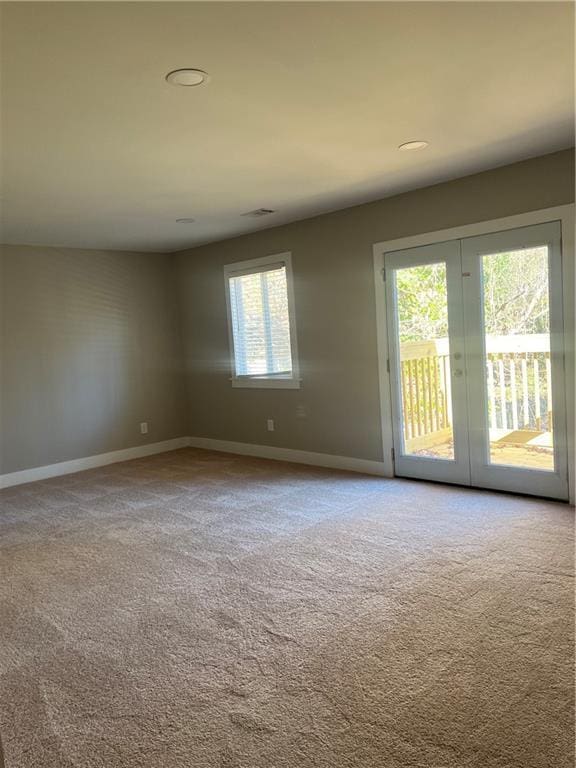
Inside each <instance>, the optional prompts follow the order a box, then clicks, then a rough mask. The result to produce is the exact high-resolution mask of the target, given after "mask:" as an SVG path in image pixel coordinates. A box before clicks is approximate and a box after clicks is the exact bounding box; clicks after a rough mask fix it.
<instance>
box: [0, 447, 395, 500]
mask: <svg viewBox="0 0 576 768" xmlns="http://www.w3.org/2000/svg"><path fill="white" fill-rule="evenodd" d="M188 446H190V447H191V448H204V449H206V450H210V451H221V452H222V453H236V454H239V455H241V456H257V457H259V458H262V459H274V460H275V461H291V462H294V463H295V464H309V465H310V466H313V467H328V468H329V469H346V470H348V471H350V472H362V473H364V474H366V475H379V476H381V477H392V475H391V474H390V471H389V469H388V468H387V467H386V465H385V464H384V463H383V462H381V461H369V460H368V459H354V458H352V457H351V456H333V455H332V454H329V453H314V452H312V451H297V450H294V449H293V448H275V447H274V446H271V445H254V444H253V443H235V442H232V441H230V440H213V439H212V438H209V437H176V438H174V439H173V440H164V441H163V442H161V443H149V444H148V445H138V446H136V447H135V448H124V449H123V450H120V451H110V453H100V454H98V455H97V456H87V457H85V458H83V459H72V460H71V461H60V462H58V463H57V464H47V465H46V466H43V467H32V468H31V469H23V470H20V471H19V472H8V473H7V474H5V475H0V488H10V487H11V486H13V485H22V484H23V483H33V482H35V481H36V480H46V479H48V478H49V477H58V476H59V475H70V474H73V473H74V472H82V471H83V470H85V469H94V468H95V467H104V466H106V464H116V463H118V462H120V461H130V459H139V458H142V457H143V456H152V455H153V454H155V453H165V452H166V451H175V450H176V449H177V448H186V447H188Z"/></svg>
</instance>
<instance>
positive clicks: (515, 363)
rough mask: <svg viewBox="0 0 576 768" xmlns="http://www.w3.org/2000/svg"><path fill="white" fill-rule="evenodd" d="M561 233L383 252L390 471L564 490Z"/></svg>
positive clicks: (548, 492)
mask: <svg viewBox="0 0 576 768" xmlns="http://www.w3.org/2000/svg"><path fill="white" fill-rule="evenodd" d="M560 237H561V229H560V224H559V223H558V222H551V223H546V224H538V225H535V226H530V227H523V228H521V229H513V230H505V231H503V232H496V233H493V234H487V235H480V236H478V237H470V238H465V239H461V240H450V241H446V242H443V243H436V244H433V245H427V246H421V247H417V248H410V249H407V250H403V251H394V252H389V253H386V254H385V262H384V263H385V273H386V305H387V313H388V318H387V319H388V335H389V338H388V341H389V351H390V374H391V387H392V413H393V439H394V453H395V471H396V474H397V475H400V476H405V477H419V478H424V479H428V480H440V481H445V482H451V483H459V484H462V485H474V486H480V487H485V488H494V489H500V490H506V491H515V492H520V493H530V494H534V495H539V496H547V497H551V498H558V499H567V498H568V466H567V446H566V405H565V392H564V356H563V327H562V285H561V242H560Z"/></svg>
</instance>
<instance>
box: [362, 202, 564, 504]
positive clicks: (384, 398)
mask: <svg viewBox="0 0 576 768" xmlns="http://www.w3.org/2000/svg"><path fill="white" fill-rule="evenodd" d="M548 221H559V222H560V224H561V227H562V282H563V286H562V287H563V299H564V313H563V314H564V334H565V335H564V355H565V359H564V362H565V369H564V379H565V380H564V384H565V391H566V416H567V423H568V488H569V499H570V503H571V504H574V503H575V502H576V488H575V480H576V478H575V474H576V469H575V464H576V454H575V445H574V432H575V429H574V428H575V418H576V414H575V403H574V399H575V391H576V380H575V370H574V369H575V349H574V347H575V342H574V336H575V334H574V327H575V325H576V314H575V307H574V304H575V285H574V282H575V253H574V247H575V243H574V224H575V208H574V204H573V203H571V204H569V205H560V206H556V207H554V208H544V209H542V210H538V211H529V212H528V213H521V214H518V215H515V216H507V217H505V218H502V219H492V220H490V221H482V222H478V223H476V224H465V225H463V226H460V227H453V228H451V229H441V230H437V231H435V232H425V233H423V234H419V235H413V236H411V237H402V238H397V239H395V240H387V241H382V242H379V243H375V244H374V245H373V247H372V250H373V254H374V286H375V293H376V333H377V342H378V371H379V384H380V421H381V429H382V450H383V463H384V468H385V473H386V475H387V476H388V477H393V476H394V460H393V458H392V456H393V447H394V446H393V437H392V398H391V382H390V374H389V372H388V367H389V363H388V360H389V349H388V327H387V318H386V285H385V282H384V279H383V270H384V254H385V253H386V252H388V251H400V250H404V249H406V248H415V247H417V246H420V245H432V244H434V243H438V242H442V241H445V240H457V239H463V238H467V237H474V236H476V235H485V234H490V233H492V232H499V231H504V230H506V229H516V228H519V227H526V226H530V225H531V224H542V223H545V222H548Z"/></svg>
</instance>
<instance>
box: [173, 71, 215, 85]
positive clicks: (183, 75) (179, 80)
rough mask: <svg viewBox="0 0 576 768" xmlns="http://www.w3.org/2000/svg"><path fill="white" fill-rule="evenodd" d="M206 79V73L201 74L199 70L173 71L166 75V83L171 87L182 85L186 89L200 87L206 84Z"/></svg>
mask: <svg viewBox="0 0 576 768" xmlns="http://www.w3.org/2000/svg"><path fill="white" fill-rule="evenodd" d="M208 79H209V78H208V73H207V72H203V71H202V70H201V69H175V70H173V71H172V72H168V74H167V75H166V81H167V82H169V83H171V84H172V85H184V86H187V87H190V86H192V85H202V83H206V82H208Z"/></svg>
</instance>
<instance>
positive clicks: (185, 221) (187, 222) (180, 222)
mask: <svg viewBox="0 0 576 768" xmlns="http://www.w3.org/2000/svg"><path fill="white" fill-rule="evenodd" d="M176 224H194V219H176Z"/></svg>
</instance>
